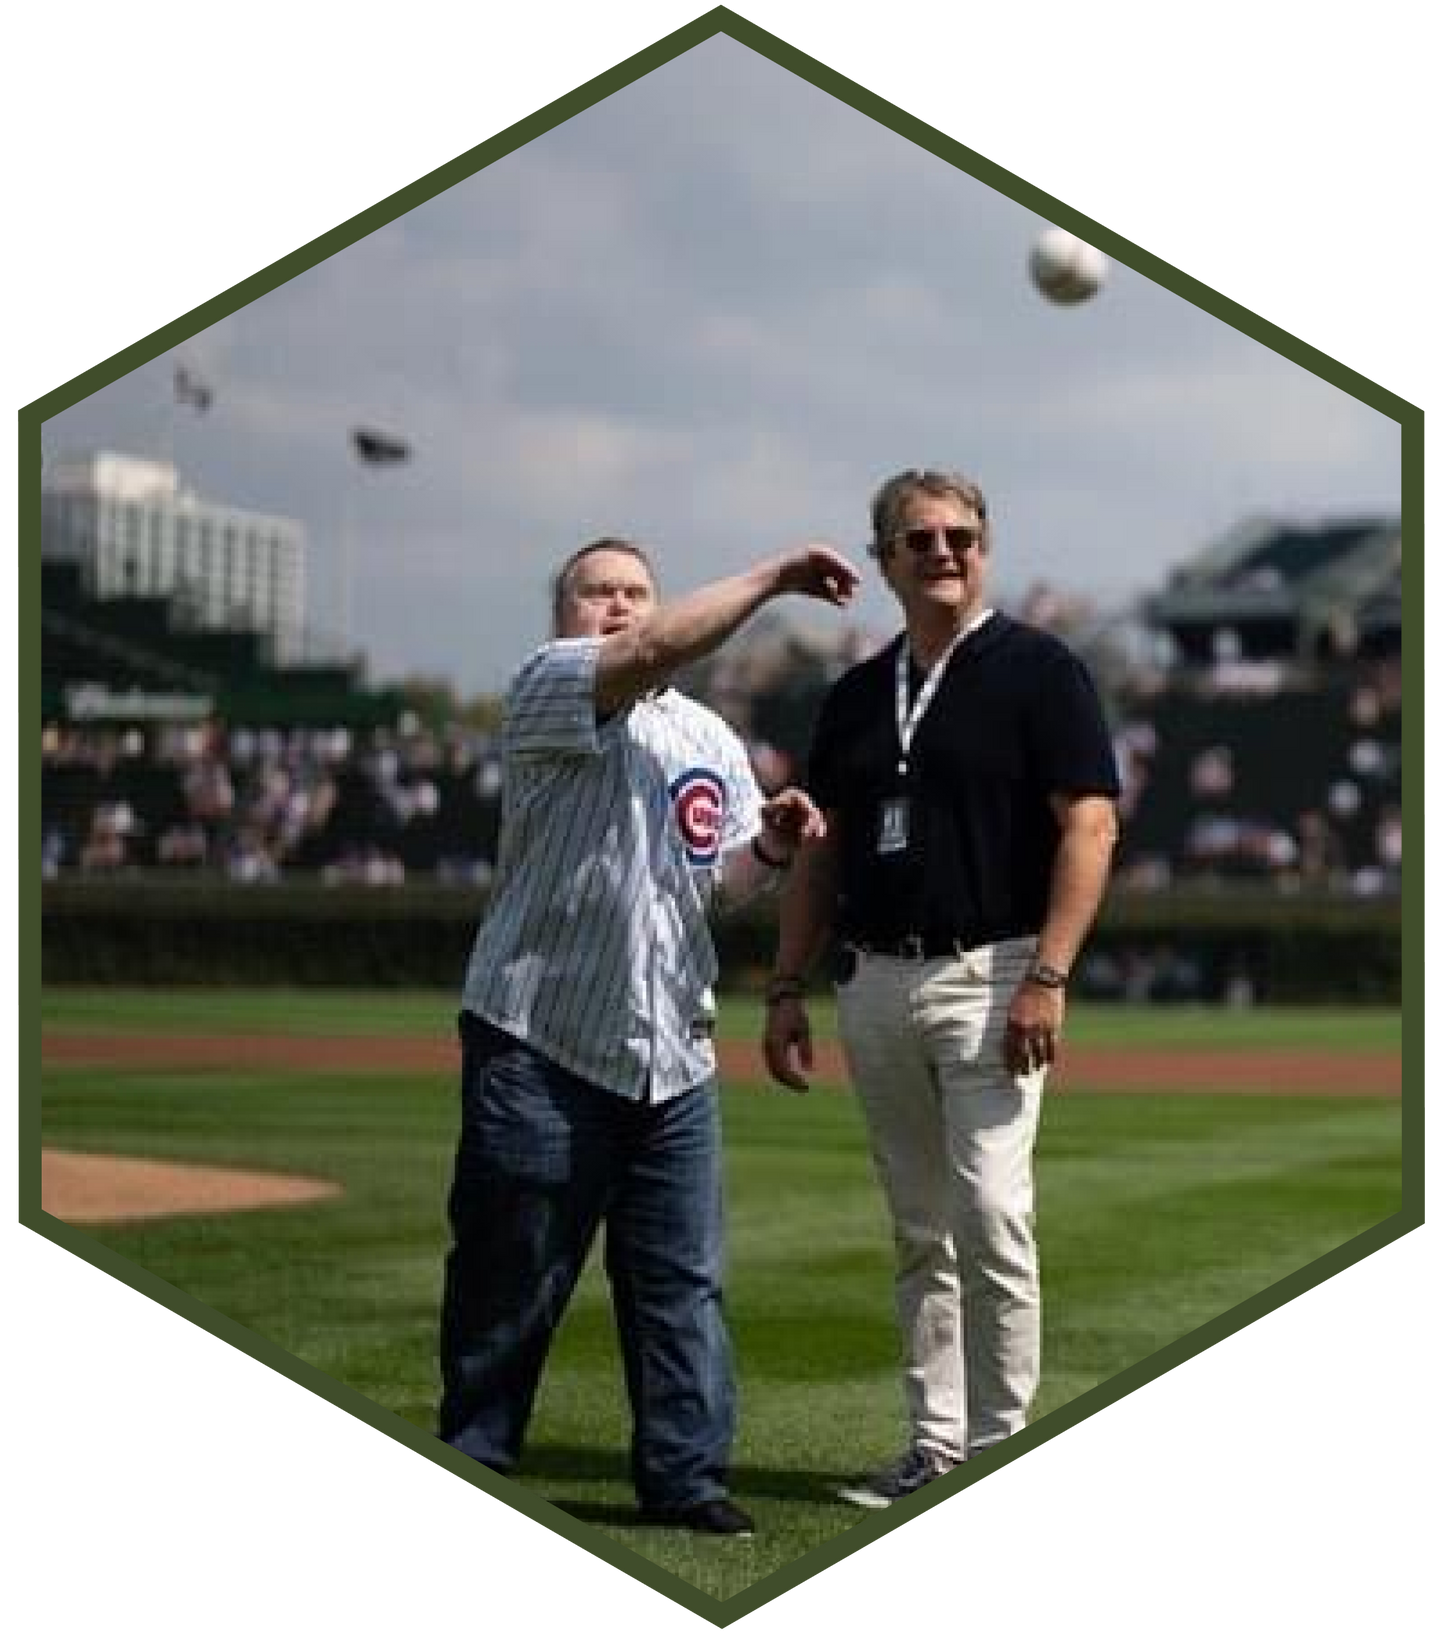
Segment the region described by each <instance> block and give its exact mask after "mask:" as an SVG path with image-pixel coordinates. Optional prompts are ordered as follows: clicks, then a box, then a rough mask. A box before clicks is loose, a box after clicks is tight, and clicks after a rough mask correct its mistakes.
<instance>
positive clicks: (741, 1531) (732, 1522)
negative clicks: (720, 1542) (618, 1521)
mask: <svg viewBox="0 0 1445 1637" xmlns="http://www.w3.org/2000/svg"><path fill="white" fill-rule="evenodd" d="M638 1520H639V1521H640V1522H642V1523H649V1524H654V1525H656V1526H658V1527H659V1528H663V1529H691V1530H692V1531H693V1533H694V1534H699V1535H734V1536H737V1537H739V1538H740V1539H745V1538H746V1537H748V1536H750V1535H751V1534H752V1532H753V1520H752V1519H751V1518H750V1517H749V1516H748V1515H747V1513H746V1512H744V1511H743V1509H742V1508H741V1507H740V1506H734V1505H733V1503H732V1502H731V1501H730V1500H729V1499H728V1498H727V1496H726V1495H719V1496H718V1498H717V1499H716V1500H714V1501H699V1502H698V1503H697V1504H696V1505H695V1506H644V1507H643V1508H642V1510H641V1511H640V1512H639V1513H638Z"/></svg>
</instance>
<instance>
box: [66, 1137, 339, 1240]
mask: <svg viewBox="0 0 1445 1637" xmlns="http://www.w3.org/2000/svg"><path fill="white" fill-rule="evenodd" d="M340 1192H341V1188H340V1186H339V1185H338V1184H336V1183H334V1182H323V1181H321V1180H320V1179H319V1178H317V1177H288V1176H280V1175H276V1174H274V1173H268V1172H261V1171H232V1170H229V1169H225V1168H222V1167H221V1166H217V1165H183V1164H179V1163H176V1162H174V1161H171V1160H139V1159H130V1158H126V1157H123V1156H121V1155H118V1154H73V1153H69V1152H67V1151H65V1150H64V1149H59V1148H46V1149H44V1150H42V1152H41V1155H40V1206H41V1209H42V1210H45V1211H48V1212H49V1213H50V1215H51V1216H58V1217H59V1218H60V1219H61V1221H62V1222H134V1221H138V1220H140V1219H142V1218H146V1217H158V1216H191V1215H197V1214H201V1213H204V1212H208V1211H254V1210H260V1209H263V1208H265V1207H266V1206H273V1205H302V1204H307V1203H309V1202H310V1201H312V1200H316V1199H330V1198H332V1197H333V1196H335V1195H337V1194H339V1193H340Z"/></svg>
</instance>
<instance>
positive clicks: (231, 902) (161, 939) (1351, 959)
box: [42, 876, 1400, 1005]
mask: <svg viewBox="0 0 1445 1637" xmlns="http://www.w3.org/2000/svg"><path fill="white" fill-rule="evenodd" d="M42 903H43V918H44V925H43V944H42V948H43V966H42V971H43V977H44V981H45V982H46V983H48V984H81V983H84V984H147V985H169V984H174V985H193V984H195V985H199V984H206V985H226V984H238V985H295V984H305V985H318V986H320V985H329V986H357V987H371V986H409V987H410V986H415V987H426V988H430V987H440V988H444V989H456V988H457V987H458V986H459V985H460V983H461V979H462V973H463V970H464V968H465V965H466V958H467V952H468V950H469V949H470V947H471V941H472V936H473V933H474V931H475V929H476V924H477V919H478V917H479V916H480V914H481V912H482V909H483V906H484V904H485V894H484V893H482V892H480V891H469V890H464V889H460V888H455V887H444V886H439V885H433V884H422V883H417V884H408V885H405V886H394V887H364V888H363V887H351V886H327V885H325V884H323V883H321V882H319V881H289V880H288V881H285V882H280V883H274V884H270V885H255V886H251V885H247V886H239V885H234V884H232V883H229V882H226V881H222V880H208V879H204V878H177V877H174V876H161V877H142V878H126V879H116V880H112V881H100V880H94V879H80V878H62V879H60V880H57V881H52V882H48V883H46V886H45V889H44V894H43V900H42ZM717 942H718V951H719V955H720V958H721V962H722V968H723V979H722V987H723V988H726V989H733V990H751V989H754V988H756V987H757V986H758V985H759V984H760V982H761V979H762V976H763V974H764V973H765V972H766V970H767V967H768V964H769V962H770V960H771V957H772V948H773V921H772V916H771V913H770V912H769V911H768V910H767V908H766V907H764V908H761V909H755V910H753V911H751V912H749V913H748V914H745V915H741V916H737V917H734V918H732V919H729V920H724V921H722V922H720V923H719V925H718V927H717ZM1075 988H1076V991H1077V992H1078V993H1080V994H1082V995H1084V996H1088V997H1092V998H1096V999H1126V998H1132V999H1150V1000H1156V1001H1170V1000H1177V1001H1187V1000H1204V1001H1214V1000H1223V999H1234V1000H1251V999H1252V1000H1269V1001H1307V1002H1322V1003H1323V1002H1338V1001H1370V1002H1378V1003H1383V1004H1396V1005H1397V1004H1398V1003H1399V999H1400V912H1399V905H1398V903H1396V902H1395V901H1393V900H1389V901H1378V902H1375V901H1367V902H1359V901H1352V900H1345V899H1321V898H1305V897H1287V896H1279V895H1274V894H1263V893H1252V892H1238V891H1229V892H1224V891H1220V892H1216V893H1194V894H1189V895H1187V896H1186V895H1179V894H1158V895H1147V896H1146V895H1128V896H1124V895H1120V896H1118V897H1116V898H1115V899H1113V900H1112V901H1111V902H1110V903H1109V905H1108V906H1107V907H1106V909H1105V912H1104V914H1103V916H1102V917H1101V919H1100V924H1099V926H1098V928H1097V930H1096V931H1095V934H1094V936H1093V938H1092V939H1091V940H1090V943H1089V947H1088V951H1087V953H1086V956H1085V958H1084V959H1083V960H1082V961H1081V963H1080V966H1079V968H1078V974H1077V983H1076V985H1075Z"/></svg>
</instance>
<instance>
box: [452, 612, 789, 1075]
mask: <svg viewBox="0 0 1445 1637" xmlns="http://www.w3.org/2000/svg"><path fill="white" fill-rule="evenodd" d="M600 647H601V639H600V638H596V637H576V638H564V639H561V640H559V641H555V642H550V643H548V644H547V645H546V646H545V647H543V648H541V649H539V650H538V651H537V652H536V653H535V654H534V655H533V656H532V657H531V659H529V660H528V661H527V662H526V663H525V664H524V665H523V667H522V669H521V670H520V671H519V672H518V673H517V676H516V678H515V680H514V681H513V684H512V688H511V691H510V694H509V696H508V703H507V718H506V725H505V728H504V730H503V744H502V751H503V769H504V772H503V780H504V782H503V792H502V829H501V841H500V851H499V857H498V860H497V871H496V875H495V877H494V879H493V887H492V897H491V902H490V904H489V905H488V909H487V913H486V916H485V917H484V919H483V921H482V925H481V927H480V929H479V930H478V933H477V938H476V942H475V944H474V945H473V948H472V955H471V960H470V962H469V963H468V967H467V976H466V985H465V991H464V998H463V1004H464V1005H465V1006H466V1007H467V1008H468V1009H469V1010H471V1011H473V1012H476V1013H478V1014H479V1015H480V1016H482V1017H484V1018H486V1019H487V1020H488V1021H489V1022H492V1023H494V1024H496V1026H497V1027H498V1028H500V1029H505V1030H506V1031H507V1032H508V1033H509V1034H513V1035H516V1036H517V1037H518V1038H520V1039H522V1040H525V1041H527V1042H528V1044H530V1045H532V1046H534V1047H535V1048H536V1049H537V1050H538V1051H540V1052H542V1053H544V1054H545V1055H546V1056H548V1057H550V1058H552V1059H553V1060H554V1061H555V1062H558V1063H560V1064H562V1066H563V1067H564V1068H568V1069H570V1070H572V1072H573V1073H575V1074H578V1075H581V1076H582V1077H583V1078H584V1079H586V1080H588V1081H590V1082H592V1083H593V1084H595V1085H597V1086H601V1087H603V1088H605V1089H606V1090H608V1091H612V1092H616V1093H618V1094H620V1095H621V1096H624V1097H629V1098H634V1099H648V1100H651V1101H663V1100H665V1099H667V1098H669V1097H674V1096H677V1095H678V1094H679V1093H681V1092H684V1091H687V1090H689V1089H690V1088H691V1087H693V1086H696V1085H699V1084H700V1083H701V1082H703V1081H704V1080H706V1079H708V1078H709V1077H710V1076H711V1075H712V1073H713V1070H714V1057H713V1049H712V1038H711V1037H712V1018H713V998H712V985H713V982H714V981H715V979H716V976H717V960H716V956H715V954H714V951H713V944H712V939H711V937H710V935H709V933H708V928H707V921H706V914H707V907H708V903H709V900H710V899H711V897H712V894H713V891H714V888H715V886H716V883H717V878H718V872H719V868H720V865H721V861H722V859H723V857H724V856H725V855H726V854H727V853H728V852H730V851H732V850H733V849H734V848H736V847H738V846H740V845H742V844H744V843H746V842H747V841H748V840H749V839H750V838H751V837H752V836H754V835H756V834H757V832H758V829H759V827H760V823H761V819H760V808H761V805H762V796H761V794H760V792H759V790H758V787H757V782H756V781H755V779H754V778H753V774H752V769H751V768H750V766H749V764H748V758H747V752H746V751H745V749H744V747H743V745H742V743H741V741H740V740H739V739H738V737H737V735H736V734H735V733H733V731H732V729H731V728H729V727H728V726H727V724H726V723H725V722H723V721H722V720H721V718H720V717H718V716H716V715H715V714H714V713H713V712H712V711H710V710H708V709H706V708H705V707H704V706H702V705H699V704H698V703H696V701H694V700H691V699H688V698H686V697H685V696H684V695H682V694H680V693H678V692H676V691H675V690H673V689H667V690H665V691H664V692H662V693H661V694H658V695H655V696H652V697H650V698H646V699H640V700H637V701H636V702H635V703H634V704H633V705H632V706H631V707H630V708H629V709H626V710H623V711H619V712H618V713H617V714H616V715H614V716H612V717H610V718H609V719H608V720H606V721H604V722H600V723H599V722H598V720H597V715H596V710H595V707H594V704H593V698H594V678H595V675H596V668H597V655H598V650H599V649H600Z"/></svg>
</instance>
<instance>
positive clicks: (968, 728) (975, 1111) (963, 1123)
mask: <svg viewBox="0 0 1445 1637" xmlns="http://www.w3.org/2000/svg"><path fill="white" fill-rule="evenodd" d="M872 523H873V545H872V548H871V549H872V552H873V554H874V556H875V557H876V558H877V559H878V563H879V566H880V568H881V569H882V572H883V577H884V579H885V580H886V581H887V583H888V586H889V588H890V589H891V590H892V592H893V594H894V595H895V596H896V597H897V599H898V601H899V604H900V605H901V607H902V610H903V616H904V624H905V630H904V632H903V634H902V635H901V636H900V637H898V638H897V639H896V640H895V641H894V642H892V643H890V644H889V645H888V646H887V647H886V648H885V649H884V650H883V651H882V652H881V653H880V654H878V655H877V656H875V657H874V658H872V659H870V660H867V661H865V662H864V663H863V664H861V665H857V666H855V667H854V668H853V669H852V670H850V671H848V672H847V673H846V674H845V675H844V676H843V677H841V678H840V679H839V681H838V682H837V683H836V684H835V686H834V687H833V689H832V691H831V692H830V693H829V695H828V697H827V699H826V700H825V702H824V704H823V708H822V711H821V713H820V716H819V720H818V725H817V729H816V733H815V737H814V743H813V749H812V755H811V759H810V766H809V777H808V787H809V792H810V794H811V795H812V796H813V798H814V800H815V801H816V803H817V804H818V806H819V807H820V808H822V809H823V811H824V814H825V817H826V819H827V822H828V835H827V838H826V839H825V840H823V841H821V842H819V843H816V844H814V845H813V846H811V847H809V848H807V849H805V851H804V853H803V854H802V855H801V856H800V858H799V860H798V861H797V863H795V865H794V871H793V876H792V879H791V881H790V882H789V885H788V887H787V889H786V892H785V895H784V898H783V902H782V906H781V928H780V932H779V940H778V958H777V965H776V971H775V973H774V976H773V978H772V980H771V982H770V984H769V988H768V1013H767V1027H766V1032H765V1035H764V1042H763V1045H764V1053H765V1055H766V1058H767V1062H768V1067H769V1069H770V1070H771V1072H772V1074H773V1075H774V1077H775V1078H776V1079H778V1080H779V1081H781V1082H782V1083H783V1084H784V1085H787V1086H791V1087H793V1088H794V1089H795V1090H799V1091H805V1090H806V1089H807V1081H806V1078H805V1076H806V1073H807V1072H808V1071H809V1070H810V1069H811V1067H812V1041H811V1035H810V1032H809V1026H808V1017H807V1012H806V1008H805V1005H804V1001H803V995H804V980H805V977H806V974H807V972H808V970H809V968H810V966H811V965H812V963H813V962H814V960H816V959H817V957H818V956H819V955H820V954H821V953H822V951H823V949H824V948H825V947H826V946H827V945H828V944H829V943H830V942H836V943H837V944H839V945H841V948H842V952H843V971H842V973H841V975H840V981H839V983H838V1016H839V1027H840V1030H841V1033H842V1038H843V1047H844V1052H845V1055H846V1057H847V1061H848V1069H849V1074H850V1076H851V1078H852V1080H853V1083H854V1085H855V1086H856V1088H857V1091H858V1095H859V1099H860V1101H861V1103H862V1105H863V1110H864V1114H865V1117H866V1119H867V1123H868V1131H869V1137H870V1141H871V1144H872V1148H873V1154H874V1160H875V1163H876V1166H877V1170H878V1175H879V1180H880V1182H881V1184H882V1186H883V1190H884V1194H885V1196H886V1199H887V1202H888V1207H889V1211H890V1214H891V1216H892V1219H893V1228H894V1237H895V1242H896V1247H897V1255H898V1266H897V1284H896V1289H897V1302H898V1316H899V1322H900V1325H901V1327H902V1330H903V1341H904V1352H905V1374H904V1387H905V1395H906V1399H907V1405H908V1413H909V1420H910V1424H911V1437H910V1440H909V1444H908V1447H907V1449H906V1450H905V1451H904V1452H903V1454H902V1455H901V1456H900V1457H899V1458H898V1459H897V1460H896V1461H894V1462H892V1463H891V1464H890V1465H889V1466H888V1467H886V1468H885V1469H884V1470H883V1471H881V1472H878V1473H875V1474H874V1475H872V1476H871V1477H869V1478H865V1479H862V1480H860V1481H859V1482H857V1483H855V1484H850V1485H848V1486H846V1487H845V1488H844V1489H843V1490H841V1491H840V1493H841V1494H842V1496H843V1497H844V1498H845V1499H847V1500H850V1501H853V1502H855V1503H856V1504H858V1505H860V1506H887V1505H889V1504H890V1503H891V1502H892V1501H894V1500H896V1499H898V1498H900V1497H901V1496H904V1495H907V1494H911V1493H912V1492H913V1491H914V1490H916V1489H918V1488H919V1487H921V1486H922V1485H923V1484H925V1483H927V1482H928V1481H929V1480H930V1479H932V1478H935V1477H937V1476H938V1475H939V1474H941V1473H943V1472H946V1471H948V1470H949V1468H950V1467H952V1466H955V1465H956V1464H957V1463H958V1462H960V1461H962V1460H966V1459H967V1458H968V1457H969V1456H970V1455H976V1454H978V1453H979V1452H980V1451H982V1450H984V1449H987V1448H988V1447H989V1446H990V1445H992V1444H995V1443H997V1442H999V1441H1000V1440H1001V1439H1003V1438H1006V1437H1007V1436H1008V1435H1009V1434H1010V1433H1012V1432H1016V1431H1017V1430H1018V1429H1019V1428H1020V1427H1021V1426H1023V1424H1024V1420H1025V1417H1026V1415H1027V1412H1028V1407H1029V1404H1030V1402H1031V1401H1032V1398H1033V1395H1034V1391H1035V1388H1036V1386H1037V1383H1038V1371H1039V1304H1038V1263H1037V1257H1036V1254H1035V1249H1034V1239H1033V1172H1032V1157H1033V1145H1034V1135H1035V1132H1036V1130H1037V1126H1038V1116H1039V1101H1040V1094H1041V1093H1042V1091H1043V1086H1044V1080H1045V1077H1046V1075H1047V1072H1048V1068H1049V1065H1050V1064H1051V1063H1052V1062H1053V1061H1054V1056H1055V1053H1056V1051H1057V1048H1058V1041H1059V1036H1060V1031H1061V1029H1062V1026H1063V1020H1064V996H1065V989H1066V985H1067V981H1068V973H1069V968H1070V966H1071V964H1072V962H1073V960H1074V957H1075V956H1076V955H1077V953H1078V950H1079V947H1080V945H1081V944H1082V942H1083V940H1084V937H1085V935H1086V934H1087V932H1088V930H1089V927H1090V925H1091V924H1092V922H1093V919H1094V916H1095V914H1096V912H1097V910H1098V907H1099V902H1100V899H1101V898H1102V896H1103V892H1104V885H1105V881H1106V879H1107V875H1108V869H1109V859H1110V855H1111V852H1112V849H1113V844H1114V840H1115V836H1116V821H1115V811H1114V799H1115V797H1116V796H1117V795H1118V793H1119V785H1118V778H1117V775H1116V773H1115V769H1114V761H1113V755H1112V751H1111V748H1110V741H1109V735H1108V732H1107V729H1106V727H1105V723H1104V718H1103V713H1102V711H1101V709H1100V706H1099V701H1098V697H1097V695H1096V693H1095V691H1094V687H1093V684H1092V682H1091V681H1090V679H1089V676H1088V673H1087V671H1086V670H1085V669H1084V667H1083V665H1082V664H1081V663H1080V662H1079V660H1078V659H1076V658H1075V656H1074V655H1073V654H1072V653H1071V652H1070V651H1069V650H1068V648H1066V647H1065V646H1064V644H1063V643H1061V642H1059V641H1058V640H1057V639H1056V638H1054V637H1052V636H1049V635H1047V634H1045V633H1044V632H1041V631H1037V630H1034V629H1032V628H1030V627H1029V626H1026V625H1023V624H1020V623H1019V622H1018V621H1016V620H1013V619H1010V618H1009V617H1008V616H1007V615H1005V614H1001V613H998V612H995V611H993V610H991V609H990V608H989V606H988V603H987V599H986V579H987V570H988V564H989V548H990V540H989V529H988V519H987V510H986V507H985V503H984V498H983V495H982V493H981V491H980V490H979V488H978V486H977V485H976V484H974V483H972V482H970V481H969V480H968V479H966V478H962V477H957V476H953V475H951V474H948V473H938V472H905V473H902V474H900V475H899V476H898V477H895V478H891V479H890V480H889V481H888V482H887V483H885V484H884V485H883V487H882V488H881V489H880V490H879V491H878V493H877V495H876V496H875V497H874V501H873V507H872Z"/></svg>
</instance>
